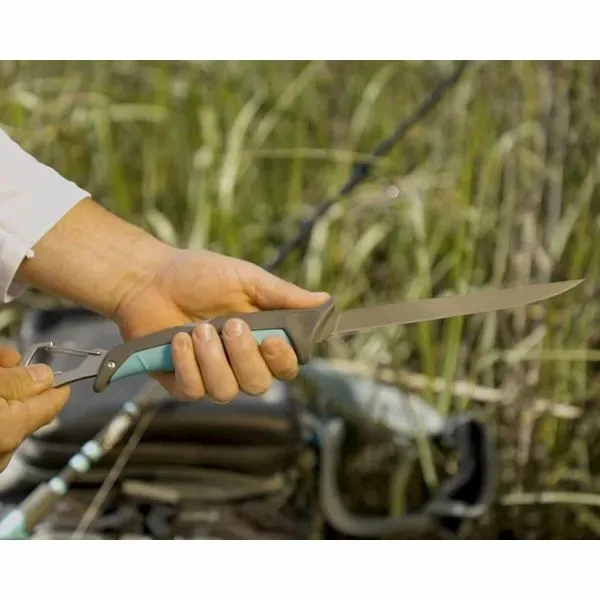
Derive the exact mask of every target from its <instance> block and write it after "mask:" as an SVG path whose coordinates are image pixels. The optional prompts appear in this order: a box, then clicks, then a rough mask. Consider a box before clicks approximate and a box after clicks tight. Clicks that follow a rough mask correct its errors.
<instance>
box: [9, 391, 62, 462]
mask: <svg viewBox="0 0 600 600" xmlns="http://www.w3.org/2000/svg"><path fill="white" fill-rule="evenodd" d="M69 392H70V390H69V387H68V386H63V387H60V388H56V389H51V390H47V391H45V392H42V393H41V394H38V395H35V396H29V397H27V398H24V399H21V400H12V401H8V400H7V399H6V398H0V457H2V456H4V455H7V454H11V453H12V452H14V451H15V450H16V449H17V448H18V447H19V445H20V444H21V443H22V442H23V440H24V439H25V438H26V437H28V436H30V435H31V434H32V433H34V432H35V431H36V430H38V429H39V428H40V427H43V426H44V425H48V423H50V422H51V421H52V420H53V419H54V418H55V417H56V415H57V414H58V413H59V412H60V411H61V410H62V409H63V407H64V405H65V404H66V402H67V400H68V399H69Z"/></svg>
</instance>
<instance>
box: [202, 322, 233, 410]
mask: <svg viewBox="0 0 600 600" xmlns="http://www.w3.org/2000/svg"><path fill="white" fill-rule="evenodd" d="M192 341H193V344H194V351H195V354H196V360H197V361H198V366H199V367H200V373H201V374H202V380H203V381H204V385H205V387H206V392H207V393H208V395H209V396H210V397H211V398H212V399H213V400H216V401H217V402H231V400H233V399H234V398H235V397H236V396H237V394H238V393H239V391H240V388H239V386H238V382H237V380H236V378H235V375H234V374H233V371H232V369H231V366H230V365H229V361H228V359H227V355H226V354H225V349H224V348H223V344H222V343H221V339H220V337H219V335H218V333H217V330H216V329H215V328H214V327H213V326H212V325H210V324H208V323H202V324H201V325H198V327H196V328H195V329H194V333H193V334H192Z"/></svg>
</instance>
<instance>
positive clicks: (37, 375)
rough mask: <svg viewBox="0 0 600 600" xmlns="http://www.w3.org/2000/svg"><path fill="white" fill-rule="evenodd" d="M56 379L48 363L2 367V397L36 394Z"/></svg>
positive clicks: (0, 395) (11, 397) (0, 392)
mask: <svg viewBox="0 0 600 600" xmlns="http://www.w3.org/2000/svg"><path fill="white" fill-rule="evenodd" d="M53 381H54V373H53V372H52V369H51V368H50V367H49V366H48V365H43V364H37V365H31V366H29V367H12V368H5V369H0V397H2V398H5V399H6V400H20V399H22V398H27V397H28V396H35V395H37V394H39V393H40V392H43V391H44V390H46V389H48V388H49V387H50V386H51V385H52V382H53Z"/></svg>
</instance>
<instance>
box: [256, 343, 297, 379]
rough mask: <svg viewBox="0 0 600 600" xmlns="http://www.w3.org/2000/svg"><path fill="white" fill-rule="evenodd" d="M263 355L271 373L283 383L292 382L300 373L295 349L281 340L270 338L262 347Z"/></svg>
mask: <svg viewBox="0 0 600 600" xmlns="http://www.w3.org/2000/svg"><path fill="white" fill-rule="evenodd" d="M260 351H261V354H262V356H263V358H264V360H265V362H266V364H267V365H268V366H269V369H270V371H271V373H273V375H274V376H275V377H276V378H277V379H280V380H281V381H291V380H292V379H294V378H295V377H296V376H297V375H298V372H299V371H300V365H299V364H298V357H297V356H296V353H295V352H294V350H293V348H292V347H291V346H290V345H289V344H288V343H286V342H284V341H283V340H282V339H281V338H278V337H268V338H266V339H265V340H264V341H263V343H262V344H261V345H260Z"/></svg>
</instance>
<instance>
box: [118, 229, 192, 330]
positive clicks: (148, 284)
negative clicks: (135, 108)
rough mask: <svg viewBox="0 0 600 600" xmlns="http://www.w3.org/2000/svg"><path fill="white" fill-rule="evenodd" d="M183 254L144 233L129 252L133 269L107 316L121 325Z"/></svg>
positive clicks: (119, 284) (128, 270) (124, 277)
mask: <svg viewBox="0 0 600 600" xmlns="http://www.w3.org/2000/svg"><path fill="white" fill-rule="evenodd" d="M180 253H181V250H180V249H178V248H175V247H173V246H169V245H168V244H165V243H164V242H161V241H160V240H158V239H156V238H154V237H153V236H151V235H150V234H149V233H146V232H145V231H142V230H140V236H139V239H138V240H136V241H134V242H132V244H131V245H130V247H129V248H128V249H127V255H128V257H130V259H129V265H130V268H128V269H126V270H125V271H124V273H123V276H122V277H121V279H120V281H119V282H118V284H117V286H116V288H115V290H114V293H113V298H112V301H111V305H110V307H109V308H108V310H107V313H106V316H107V317H108V318H110V319H111V320H113V321H115V322H117V323H118V322H120V321H121V320H122V318H123V315H125V314H127V313H128V312H129V310H130V309H129V307H130V306H131V305H132V303H133V302H134V301H135V299H136V298H139V297H140V296H141V295H142V294H144V293H145V292H147V291H148V290H150V289H151V288H152V287H154V286H155V282H156V280H157V277H158V276H159V275H161V274H162V273H164V272H165V269H168V265H169V264H170V263H172V262H173V261H174V260H175V259H176V257H177V256H178V255H179V254H180Z"/></svg>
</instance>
